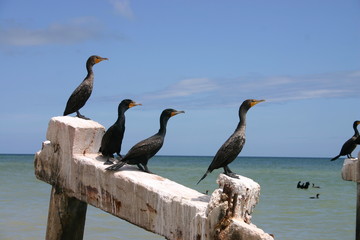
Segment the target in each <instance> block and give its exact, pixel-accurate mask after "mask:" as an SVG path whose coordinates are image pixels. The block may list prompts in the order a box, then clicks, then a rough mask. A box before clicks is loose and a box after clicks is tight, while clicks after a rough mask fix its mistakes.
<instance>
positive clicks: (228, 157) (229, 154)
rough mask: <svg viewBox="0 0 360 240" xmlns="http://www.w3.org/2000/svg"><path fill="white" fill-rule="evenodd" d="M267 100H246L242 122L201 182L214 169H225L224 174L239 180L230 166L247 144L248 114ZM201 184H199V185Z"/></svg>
mask: <svg viewBox="0 0 360 240" xmlns="http://www.w3.org/2000/svg"><path fill="white" fill-rule="evenodd" d="M264 101H265V100H255V99H247V100H245V101H244V102H243V103H242V104H241V106H240V108H239V118H240V121H239V123H238V125H237V128H236V129H235V132H234V133H233V134H232V135H231V136H230V137H229V139H228V140H226V142H225V143H224V144H223V145H222V146H221V147H220V149H219V150H218V151H217V153H216V155H215V157H214V159H213V161H212V162H211V164H210V166H209V168H208V170H207V171H206V173H205V174H204V176H203V177H202V178H201V179H200V180H199V182H200V181H201V180H203V179H204V178H205V177H206V176H207V174H208V173H211V172H212V171H213V170H214V169H218V168H221V167H222V168H224V174H226V175H228V176H229V177H232V178H238V177H237V176H236V174H235V173H233V172H232V171H231V170H230V168H229V167H228V164H230V163H231V162H232V161H234V159H235V158H236V157H237V156H238V155H239V153H240V152H241V150H242V148H243V146H244V144H245V129H246V113H247V111H248V110H249V109H250V108H251V107H253V106H254V105H256V104H258V103H260V102H264ZM199 182H198V183H197V184H199Z"/></svg>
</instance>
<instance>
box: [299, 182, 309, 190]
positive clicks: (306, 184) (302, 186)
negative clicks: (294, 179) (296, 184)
mask: <svg viewBox="0 0 360 240" xmlns="http://www.w3.org/2000/svg"><path fill="white" fill-rule="evenodd" d="M309 185H310V182H306V183H303V184H302V185H301V187H300V188H301V189H308V188H309Z"/></svg>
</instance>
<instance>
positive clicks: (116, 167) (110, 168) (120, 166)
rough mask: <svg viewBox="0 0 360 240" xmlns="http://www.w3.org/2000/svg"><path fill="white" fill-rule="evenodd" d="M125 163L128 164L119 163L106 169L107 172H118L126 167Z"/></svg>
mask: <svg viewBox="0 0 360 240" xmlns="http://www.w3.org/2000/svg"><path fill="white" fill-rule="evenodd" d="M125 163H126V162H118V163H116V164H113V165H111V166H110V167H107V168H105V170H108V171H117V170H119V169H120V168H122V166H124V165H125Z"/></svg>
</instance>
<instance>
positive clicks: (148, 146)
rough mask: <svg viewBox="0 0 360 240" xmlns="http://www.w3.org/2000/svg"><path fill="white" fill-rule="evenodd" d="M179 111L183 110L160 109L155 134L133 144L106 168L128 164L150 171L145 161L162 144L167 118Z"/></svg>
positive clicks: (116, 167)
mask: <svg viewBox="0 0 360 240" xmlns="http://www.w3.org/2000/svg"><path fill="white" fill-rule="evenodd" d="M179 113H184V111H177V110H175V109H171V108H168V109H165V110H164V111H162V113H161V115H160V129H159V131H158V132H157V133H156V134H155V135H153V136H151V137H149V138H147V139H145V140H142V141H140V142H139V143H137V144H135V145H134V146H133V147H132V148H131V149H130V150H129V152H128V153H127V154H126V155H125V156H124V158H123V159H121V161H120V162H119V163H116V164H113V165H111V166H110V167H107V168H106V170H109V171H117V170H119V169H120V168H121V167H122V166H124V165H125V164H130V165H137V166H138V168H139V169H140V170H142V171H144V172H147V173H152V172H150V170H149V169H148V167H147V163H148V161H149V159H150V158H152V157H153V156H154V155H155V154H156V153H157V152H158V151H159V150H160V149H161V147H162V145H163V144H164V139H165V135H166V125H167V122H168V120H169V119H170V118H171V117H173V116H175V115H177V114H179Z"/></svg>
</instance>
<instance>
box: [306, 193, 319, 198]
mask: <svg viewBox="0 0 360 240" xmlns="http://www.w3.org/2000/svg"><path fill="white" fill-rule="evenodd" d="M319 196H320V193H318V194H316V196H315V197H309V198H310V199H318V198H319Z"/></svg>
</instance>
